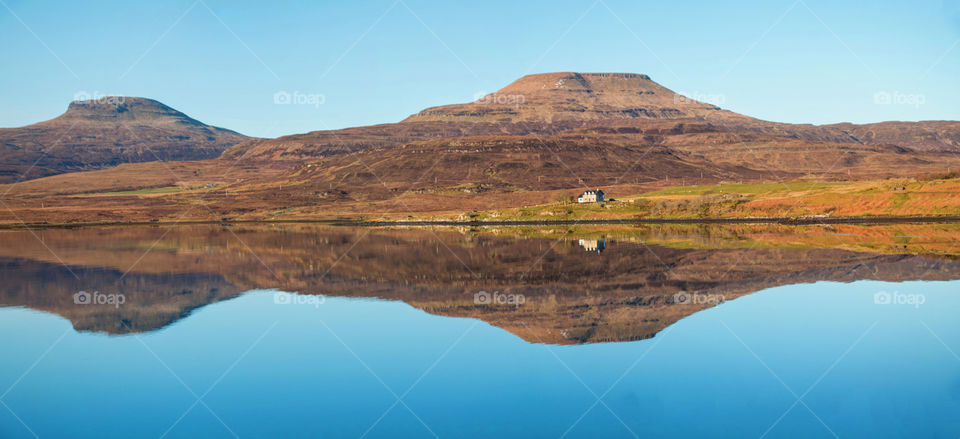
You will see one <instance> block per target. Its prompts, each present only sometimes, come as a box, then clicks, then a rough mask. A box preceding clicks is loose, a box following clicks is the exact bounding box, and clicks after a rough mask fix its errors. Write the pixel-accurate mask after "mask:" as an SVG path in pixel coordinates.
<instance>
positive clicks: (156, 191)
mask: <svg viewBox="0 0 960 439" xmlns="http://www.w3.org/2000/svg"><path fill="white" fill-rule="evenodd" d="M183 191H184V189H183V188H182V187H179V186H168V187H154V188H144V189H136V190H131V191H117V192H99V193H93V194H77V195H75V196H77V197H122V196H127V195H162V194H175V193H179V192H183Z"/></svg>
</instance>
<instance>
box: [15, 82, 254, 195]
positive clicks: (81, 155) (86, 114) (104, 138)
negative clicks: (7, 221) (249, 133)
mask: <svg viewBox="0 0 960 439" xmlns="http://www.w3.org/2000/svg"><path fill="white" fill-rule="evenodd" d="M247 139H248V138H247V137H246V136H244V135H242V134H239V133H236V132H233V131H230V130H226V129H223V128H217V127H214V126H210V125H206V124H204V123H202V122H199V121H197V120H195V119H192V118H190V117H189V116H187V115H185V114H183V113H181V112H179V111H177V110H174V109H173V108H170V107H168V106H166V105H164V104H162V103H160V102H157V101H154V100H152V99H145V98H135V97H123V96H111V97H105V98H100V99H96V100H89V101H75V102H72V103H71V104H70V106H69V107H68V108H67V112H66V113H64V114H62V115H60V116H59V117H57V118H55V119H51V120H48V121H44V122H40V123H36V124H33V125H28V126H25V127H20V128H3V129H0V183H10V182H15V181H19V180H21V179H23V180H26V179H31V178H38V177H44V176H48V175H55V174H61V173H65V172H74V171H84V170H94V169H100V168H105V167H110V166H116V165H118V164H120V163H135V162H150V161H156V160H164V161H167V160H201V159H209V158H214V157H217V156H219V155H220V153H221V152H223V150H225V149H226V148H228V147H230V146H232V145H234V144H237V143H239V142H241V141H244V140H247Z"/></svg>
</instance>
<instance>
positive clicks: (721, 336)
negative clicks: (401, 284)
mask: <svg viewBox="0 0 960 439" xmlns="http://www.w3.org/2000/svg"><path fill="white" fill-rule="evenodd" d="M958 290H960V282H907V283H897V284H893V283H883V282H875V281H860V282H855V283H851V284H841V283H825V282H821V283H816V284H803V285H791V286H783V287H777V288H772V289H768V290H765V291H761V292H758V293H755V294H751V295H748V296H744V297H742V298H739V299H736V300H733V301H729V302H726V303H723V304H722V305H720V306H718V307H715V308H712V309H708V310H705V311H702V312H699V313H696V314H694V315H692V316H690V317H688V318H686V319H683V320H681V321H680V322H678V323H676V324H674V325H673V326H670V327H669V328H667V329H666V330H664V331H662V332H660V333H659V334H658V335H657V336H656V337H655V338H653V339H650V340H643V341H637V342H629V343H605V344H594V345H579V346H551V345H543V344H531V343H528V342H526V341H524V340H522V339H520V338H518V337H517V336H514V335H513V334H510V333H509V332H506V331H504V330H502V329H500V328H497V327H493V326H490V325H488V324H486V323H484V322H480V321H477V320H473V319H464V318H451V317H440V316H434V315H430V314H427V313H425V312H423V311H420V310H418V309H415V308H412V307H410V306H409V305H406V304H404V303H402V302H390V301H379V300H372V299H344V298H327V299H326V301H325V302H324V303H322V304H320V305H318V306H314V305H311V304H291V305H276V304H275V303H274V297H273V295H274V293H273V292H271V291H251V292H249V293H247V294H245V295H243V296H241V297H240V298H237V299H235V300H231V301H227V302H222V303H218V304H214V305H210V306H207V307H205V308H202V309H200V310H198V311H196V312H195V313H194V314H193V315H191V316H189V317H187V318H185V319H183V320H180V321H179V322H178V323H176V324H174V325H172V326H170V327H167V328H165V329H163V330H160V331H156V332H152V333H145V334H139V335H124V336H106V335H102V334H89V333H77V332H75V331H74V330H73V328H72V327H71V325H70V323H69V322H68V321H66V320H64V319H62V318H60V317H58V316H54V315H51V314H46V313H42V312H38V311H32V310H26V309H19V308H5V309H0V352H2V354H0V355H2V356H3V361H0V392H4V393H0V402H2V404H0V437H3V438H34V437H39V438H98V439H99V438H158V437H165V438H219V437H223V438H231V437H241V438H278V437H295V438H301V437H302V438H307V437H310V438H321V437H322V438H360V437H366V438H382V437H410V438H416V437H424V438H434V437H439V438H564V437H565V438H621V437H622V438H634V437H642V438H686V437H731V438H742V437H767V438H786V437H790V438H820V437H822V438H833V437H841V438H860V437H864V438H866V437H869V438H895V437H896V438H899V437H911V438H956V437H958V436H960V416H958V415H960V357H958V356H957V355H956V353H957V352H960V320H958V319H957V318H956V316H957V312H958V310H960V293H958ZM881 291H885V292H889V293H898V294H902V295H906V294H917V295H921V294H922V295H923V298H924V300H923V304H921V305H919V306H917V305H910V304H896V303H892V304H877V303H876V300H875V295H876V294H877V293H878V292H881Z"/></svg>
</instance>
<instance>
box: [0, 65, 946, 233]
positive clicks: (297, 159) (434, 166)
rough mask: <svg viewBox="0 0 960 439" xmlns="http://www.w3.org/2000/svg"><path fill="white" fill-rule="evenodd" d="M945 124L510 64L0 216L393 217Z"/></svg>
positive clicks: (847, 159)
mask: <svg viewBox="0 0 960 439" xmlns="http://www.w3.org/2000/svg"><path fill="white" fill-rule="evenodd" d="M958 139H960V122H914V123H911V122H885V123H881V124H871V125H851V124H837V125H826V126H814V125H793V124H782V123H772V122H766V121H761V120H758V119H754V118H751V117H748V116H744V115H740V114H736V113H733V112H730V111H727V110H724V109H721V108H718V107H716V106H714V105H711V104H707V103H702V102H697V101H695V100H691V99H688V98H686V97H683V96H680V95H677V94H675V93H674V92H672V91H670V90H669V89H667V88H665V87H662V86H660V85H659V84H657V83H655V82H654V81H652V80H651V79H650V78H649V77H647V76H646V75H639V74H621V73H550V74H538V75H529V76H525V77H523V78H521V79H519V80H517V81H515V82H514V83H513V84H511V85H509V86H507V87H505V88H504V89H502V90H500V91H498V92H496V93H493V94H491V95H488V96H485V97H483V98H481V99H479V100H477V101H476V102H472V103H468V104H458V105H449V106H442V107H435V108H430V109H426V110H424V111H422V112H420V113H418V114H415V115H413V116H411V117H409V118H407V119H406V120H404V121H402V122H399V123H394V124H384V125H376V126H370V127H357V128H347V129H341V130H327V131H316V132H312V133H306V134H298V135H293V136H285V137H281V138H277V139H253V140H248V141H245V142H241V143H239V144H237V145H235V146H232V147H231V148H229V149H228V150H226V151H225V152H224V153H223V154H222V155H221V156H220V157H218V158H216V159H211V160H201V161H194V162H164V163H148V164H141V165H122V166H118V167H116V168H111V169H107V170H101V171H96V172H93V173H90V172H81V173H71V174H64V175H61V176H57V177H48V178H41V179H37V180H32V181H28V182H23V183H20V184H16V185H0V193H4V194H5V196H4V197H2V201H3V203H4V205H5V206H6V207H7V208H8V209H3V210H0V221H2V222H6V223H17V222H20V221H24V222H57V223H68V222H85V221H147V220H162V221H173V220H181V219H191V220H216V219H222V218H232V219H261V220H262V219H300V218H302V219H319V218H337V217H351V218H359V217H362V218H392V219H400V218H406V217H408V216H430V215H439V214H451V213H454V214H456V213H463V212H469V211H473V210H491V209H500V208H506V207H522V206H529V205H534V204H543V203H549V202H552V201H557V200H563V199H569V197H570V196H572V195H574V194H575V193H576V192H577V191H580V190H583V189H585V188H596V187H603V188H604V189H605V190H607V191H608V192H609V193H613V194H617V195H632V194H639V193H642V192H646V191H650V190H655V189H661V188H665V187H670V186H676V185H689V184H715V183H722V182H727V183H737V182H741V183H759V182H781V181H788V180H810V181H851V180H878V179H887V178H918V177H926V176H929V175H936V174H946V173H949V172H952V171H955V170H957V169H960V155H958V154H957V152H958V151H957V148H958V143H957V141H958Z"/></svg>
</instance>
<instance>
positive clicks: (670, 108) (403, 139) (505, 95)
mask: <svg viewBox="0 0 960 439" xmlns="http://www.w3.org/2000/svg"><path fill="white" fill-rule="evenodd" d="M664 121H675V122H683V121H685V122H701V123H702V122H706V123H708V124H709V125H710V127H711V128H710V130H711V131H713V132H724V133H746V134H761V135H764V136H767V137H769V138H785V139H791V140H805V141H811V142H824V143H843V144H854V145H896V146H900V147H905V148H911V149H916V150H918V151H938V152H944V151H951V152H956V151H958V150H960V122H954V121H925V122H883V123H878V124H869V125H855V124H849V123H847V124H834V125H819V126H818V125H810V124H786V123H776V122H769V121H764V120H760V119H755V118H752V117H749V116H745V115H742V114H738V113H734V112H732V111H729V110H725V109H722V108H720V107H718V106H716V105H712V104H709V103H705V102H700V101H697V100H695V99H691V98H690V97H687V96H683V95H681V94H678V93H675V92H674V91H672V90H670V89H668V88H666V87H663V86H662V85H660V84H658V83H656V82H655V81H653V80H652V79H651V78H650V77H649V76H647V75H643V74H636V73H576V72H560V73H542V74H534V75H527V76H524V77H522V78H520V79H518V80H516V81H514V82H513V83H511V84H509V85H507V86H506V87H504V88H502V89H500V90H498V91H496V92H494V93H490V94H487V95H485V96H482V97H480V98H479V99H477V100H476V101H474V102H470V103H465V104H454V105H445V106H439V107H431V108H427V109H425V110H423V111H420V112H419V113H416V114H414V115H411V116H410V117H407V118H406V119H404V120H403V121H401V122H399V123H390V124H381V125H373V126H367V127H354V128H346V129H339V130H323V131H313V132H310V133H305V134H297V135H291V136H284V137H280V138H277V139H255V140H251V141H249V142H244V143H242V144H239V145H236V146H234V147H232V148H231V149H229V150H228V151H227V152H226V153H225V154H224V157H226V158H231V159H236V158H243V159H250V160H276V159H282V160H302V159H310V158H317V157H325V156H331V155H337V154H343V153H350V152H354V151H357V150H360V149H365V148H377V147H381V148H383V147H391V146H399V145H403V144H407V143H410V142H417V141H426V140H434V139H443V138H457V137H471V136H501V135H514V136H516V135H525V134H531V133H533V134H538V135H542V134H544V133H558V132H562V131H568V130H572V129H580V128H585V127H614V128H616V127H622V126H629V127H634V128H636V127H638V126H639V127H643V126H646V125H650V124H658V123H660V122H664Z"/></svg>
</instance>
